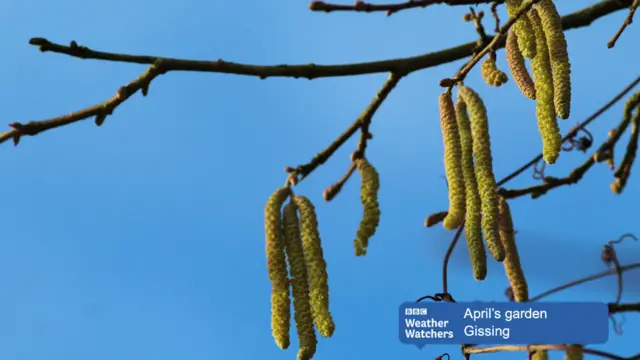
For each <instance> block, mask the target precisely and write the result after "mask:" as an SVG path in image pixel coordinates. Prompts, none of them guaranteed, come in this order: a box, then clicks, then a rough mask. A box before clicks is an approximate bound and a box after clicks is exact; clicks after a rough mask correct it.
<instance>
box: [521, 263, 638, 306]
mask: <svg viewBox="0 0 640 360" xmlns="http://www.w3.org/2000/svg"><path fill="white" fill-rule="evenodd" d="M634 269H640V263H635V264H630V265H625V266H620V268H619V269H610V270H606V271H603V272H600V273H597V274H594V275H590V276H587V277H584V278H581V279H578V280H574V281H571V282H569V283H567V284H564V285H560V286H558V287H555V288H553V289H550V290H547V291H545V292H543V293H542V294H539V295H536V296H533V297H532V298H531V299H530V300H529V301H538V300H540V299H543V298H546V297H547V296H549V295H552V294H555V293H557V292H560V291H563V290H566V289H569V288H572V287H574V286H578V285H582V284H584V283H588V282H591V281H594V280H598V279H601V278H603V277H607V276H610V275H616V274H618V272H620V273H623V272H626V271H630V270H634Z"/></svg>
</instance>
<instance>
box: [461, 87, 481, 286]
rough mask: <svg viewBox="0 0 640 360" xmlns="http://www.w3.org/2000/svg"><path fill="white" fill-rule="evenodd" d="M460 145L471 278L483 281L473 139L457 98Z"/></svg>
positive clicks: (479, 205)
mask: <svg viewBox="0 0 640 360" xmlns="http://www.w3.org/2000/svg"><path fill="white" fill-rule="evenodd" d="M455 109H456V120H457V122H458V132H459V133H460V145H461V150H462V173H463V175H464V184H465V199H466V203H467V207H466V215H465V222H464V236H465V238H466V239H467V247H468V248H469V255H470V257H471V267H472V268H473V277H474V278H475V279H476V280H484V279H485V278H486V277H487V252H486V250H485V248H484V244H483V243H482V225H481V215H480V211H482V210H481V203H480V193H479V192H478V182H477V181H476V174H475V169H474V168H475V166H474V164H473V138H472V135H471V123H470V122H469V114H468V113H467V105H466V104H465V103H464V101H463V100H462V99H461V98H460V96H458V101H457V102H456V105H455Z"/></svg>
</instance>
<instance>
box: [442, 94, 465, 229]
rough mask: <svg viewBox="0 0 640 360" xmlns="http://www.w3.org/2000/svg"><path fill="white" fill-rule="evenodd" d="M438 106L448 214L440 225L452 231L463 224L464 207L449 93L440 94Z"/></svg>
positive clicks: (455, 125) (457, 139) (455, 127)
mask: <svg viewBox="0 0 640 360" xmlns="http://www.w3.org/2000/svg"><path fill="white" fill-rule="evenodd" d="M438 106H439V109H440V127H441V129H442V141H443V143H444V168H445V174H446V177H447V184H449V212H448V214H447V216H446V217H445V218H444V220H443V221H442V225H443V226H444V228H445V229H447V230H454V229H456V228H458V227H459V226H460V225H462V223H463V222H464V216H465V206H466V205H465V189H464V175H463V172H462V149H461V147H460V134H459V133H458V124H457V122H456V112H455V109H454V106H453V100H452V99H451V93H450V92H445V93H442V94H440V97H439V99H438Z"/></svg>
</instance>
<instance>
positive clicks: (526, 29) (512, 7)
mask: <svg viewBox="0 0 640 360" xmlns="http://www.w3.org/2000/svg"><path fill="white" fill-rule="evenodd" d="M506 4H507V13H508V14H509V17H513V16H516V14H517V13H518V10H519V9H520V7H521V6H522V0H506ZM512 28H513V31H514V32H515V33H516V35H517V36H518V37H517V39H518V48H520V51H521V52H522V55H524V56H525V57H526V58H528V59H533V58H534V57H535V56H536V54H537V48H536V34H535V33H534V32H533V29H532V27H531V23H530V21H529V19H528V18H527V17H526V16H521V17H520V18H519V19H518V20H517V21H516V22H515V23H514V24H513V26H512Z"/></svg>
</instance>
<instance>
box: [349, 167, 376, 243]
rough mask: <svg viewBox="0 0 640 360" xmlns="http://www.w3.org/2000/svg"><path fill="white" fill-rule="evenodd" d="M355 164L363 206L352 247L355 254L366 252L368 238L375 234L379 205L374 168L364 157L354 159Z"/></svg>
mask: <svg viewBox="0 0 640 360" xmlns="http://www.w3.org/2000/svg"><path fill="white" fill-rule="evenodd" d="M356 166H357V169H358V172H359V173H360V178H361V179H362V183H361V185H360V201H361V202H362V207H363V212H364V214H363V216H362V221H361V222H360V226H359V227H358V232H357V233H356V239H355V241H354V247H355V249H356V256H364V255H366V254H367V247H368V246H369V239H370V238H371V237H372V236H373V235H375V233H376V229H377V228H378V224H379V223H380V205H379V204H378V189H379V188H380V178H379V176H378V172H377V171H376V169H375V168H374V167H373V165H371V164H370V163H369V161H367V159H365V158H359V159H357V160H356Z"/></svg>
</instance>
